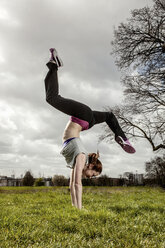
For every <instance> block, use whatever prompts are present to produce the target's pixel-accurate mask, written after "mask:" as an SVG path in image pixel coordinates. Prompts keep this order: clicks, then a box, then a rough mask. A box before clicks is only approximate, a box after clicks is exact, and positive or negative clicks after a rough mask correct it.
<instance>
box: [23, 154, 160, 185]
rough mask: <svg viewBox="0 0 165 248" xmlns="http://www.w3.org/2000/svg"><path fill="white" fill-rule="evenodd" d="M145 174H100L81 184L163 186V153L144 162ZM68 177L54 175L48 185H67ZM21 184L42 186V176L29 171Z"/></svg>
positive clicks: (83, 180) (84, 180) (84, 179)
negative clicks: (36, 175) (113, 176)
mask: <svg viewBox="0 0 165 248" xmlns="http://www.w3.org/2000/svg"><path fill="white" fill-rule="evenodd" d="M145 170H146V173H145V175H143V174H137V173H136V174H134V173H132V172H125V173H124V174H123V175H121V176H120V178H111V177H108V176H107V175H101V176H100V177H96V178H91V179H88V178H83V179H82V184H83V186H137V185H158V186H161V187H163V188H165V155H163V156H162V157H155V158H154V159H151V161H148V162H146V163H145ZM69 181H70V179H69V178H66V177H65V176H63V175H54V176H53V178H50V179H49V182H50V184H49V185H50V186H69ZM22 185H23V186H44V185H45V179H44V178H41V177H40V178H36V179H35V178H34V177H33V175H32V173H31V172H30V171H27V172H26V173H25V176H24V177H23V179H22Z"/></svg>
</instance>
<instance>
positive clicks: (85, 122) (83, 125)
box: [70, 116, 89, 131]
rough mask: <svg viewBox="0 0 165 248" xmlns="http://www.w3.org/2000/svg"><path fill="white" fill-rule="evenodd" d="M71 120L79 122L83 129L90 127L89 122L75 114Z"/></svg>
mask: <svg viewBox="0 0 165 248" xmlns="http://www.w3.org/2000/svg"><path fill="white" fill-rule="evenodd" d="M70 120H71V121H73V122H75V123H77V124H79V125H80V126H81V127H82V131H84V130H87V129H88V128H89V123H88V122H87V121H84V120H81V119H79V118H77V117H74V116H71V118H70Z"/></svg>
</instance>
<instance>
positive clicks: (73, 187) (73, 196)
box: [70, 169, 77, 207]
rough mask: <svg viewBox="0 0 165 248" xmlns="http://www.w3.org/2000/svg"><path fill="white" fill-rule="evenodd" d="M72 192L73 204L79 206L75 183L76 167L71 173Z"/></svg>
mask: <svg viewBox="0 0 165 248" xmlns="http://www.w3.org/2000/svg"><path fill="white" fill-rule="evenodd" d="M70 194H71V201H72V206H75V207H77V199H76V193H75V185H74V169H72V170H71V174H70Z"/></svg>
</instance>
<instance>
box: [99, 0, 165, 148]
mask: <svg viewBox="0 0 165 248" xmlns="http://www.w3.org/2000/svg"><path fill="white" fill-rule="evenodd" d="M114 35H115V39H114V41H113V42H112V45H113V54H115V55H116V64H117V65H118V67H119V68H120V69H124V70H125V74H124V76H123V79H122V83H123V84H124V87H125V90H124V93H125V99H124V103H123V105H122V106H121V107H120V108H119V107H116V108H114V109H113V110H112V111H113V112H114V114H115V115H116V116H117V118H118V119H119V122H120V124H121V126H122V127H123V129H124V130H125V132H126V133H127V135H128V136H130V137H141V138H145V139H147V140H148V141H149V142H150V144H151V146H152V149H153V151H156V150H159V149H165V2H164V0H154V5H153V7H151V8H149V7H145V8H142V9H138V10H137V9H136V10H133V11H132V16H131V18H130V19H129V20H128V22H127V23H126V24H124V23H121V24H120V25H119V27H118V29H117V30H115V33H114ZM126 69H127V71H126ZM108 137H110V134H109V132H107V131H106V132H105V134H104V135H103V136H102V137H101V138H102V139H104V138H108Z"/></svg>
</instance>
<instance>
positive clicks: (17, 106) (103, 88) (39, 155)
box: [0, 0, 155, 177]
mask: <svg viewBox="0 0 165 248" xmlns="http://www.w3.org/2000/svg"><path fill="white" fill-rule="evenodd" d="M151 4H152V0H138V1H137V0H124V1H123V0H12V1H11V0H0V37H1V42H0V84H1V87H0V175H7V176H10V175H11V174H15V176H16V177H20V176H21V175H24V173H25V171H26V170H31V171H32V173H33V175H34V176H36V177H37V176H43V175H44V176H53V175H54V174H62V175H64V176H66V177H68V176H69V174H70V169H68V168H67V167H66V163H65V160H64V158H63V157H62V155H60V150H61V145H62V134H63V130H64V128H65V125H66V123H67V121H68V119H69V117H68V116H65V115H64V114H63V113H60V112H58V111H57V110H55V109H53V107H51V106H50V105H48V104H47V103H46V101H45V89H44V77H45V75H46V73H47V68H46V66H45V64H46V62H47V61H48V59H49V48H50V47H55V48H56V49H57V50H58V52H59V54H60V57H61V58H62V59H63V62H64V67H63V68H60V69H59V82H60V93H61V95H62V96H65V97H69V98H73V99H75V100H79V101H81V102H84V103H86V104H87V105H89V106H90V107H91V108H92V109H94V110H103V108H104V107H105V106H115V105H116V104H120V103H121V102H122V98H123V94H122V85H121V83H120V76H121V72H120V71H118V69H117V67H116V66H115V63H114V57H112V55H111V54H110V53H111V50H112V47H111V44H110V42H111V41H112V39H113V30H114V27H117V26H118V25H119V23H120V22H125V21H126V18H129V17H130V10H132V9H135V8H142V7H144V6H146V5H151ZM102 129H103V126H102V125H98V126H95V127H93V128H92V129H90V130H88V131H84V132H82V133H81V138H82V141H83V143H84V145H85V147H86V149H87V150H88V151H89V152H95V151H96V149H97V142H98V136H99V135H100V134H102ZM132 143H133V144H134V146H135V148H136V150H137V152H136V154H134V155H130V154H127V153H125V152H124V151H123V150H122V149H121V148H120V146H119V145H118V144H117V143H115V142H113V143H105V142H101V143H100V144H99V145H98V148H99V150H100V155H101V157H100V160H101V161H102V163H103V167H104V169H103V174H107V175H109V176H111V177H118V176H119V175H120V174H122V173H123V172H125V171H131V172H134V173H135V172H136V171H137V172H138V173H143V172H144V168H145V167H144V163H145V161H147V160H150V159H151V158H152V157H154V155H155V154H154V153H153V152H152V149H151V146H150V145H149V144H148V143H147V142H146V141H145V140H137V141H133V142H132Z"/></svg>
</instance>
